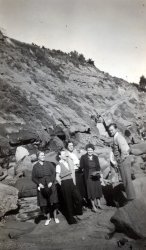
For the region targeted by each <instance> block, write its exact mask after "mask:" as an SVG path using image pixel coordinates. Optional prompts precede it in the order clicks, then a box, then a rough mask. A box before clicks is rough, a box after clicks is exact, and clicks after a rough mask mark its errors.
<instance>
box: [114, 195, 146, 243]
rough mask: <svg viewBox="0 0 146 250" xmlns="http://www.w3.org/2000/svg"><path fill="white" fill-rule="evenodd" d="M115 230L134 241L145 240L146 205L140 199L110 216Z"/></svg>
mask: <svg viewBox="0 0 146 250" xmlns="http://www.w3.org/2000/svg"><path fill="white" fill-rule="evenodd" d="M111 222H113V223H114V224H115V226H116V230H117V231H120V232H124V233H125V234H127V235H128V236H129V237H131V238H134V239H143V238H146V204H145V203H144V202H143V201H142V200H141V199H136V200H133V201H131V202H129V203H128V204H127V205H126V206H124V207H121V208H119V209H118V210H117V212H116V213H115V214H114V216H112V218H111Z"/></svg>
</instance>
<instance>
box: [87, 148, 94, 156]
mask: <svg viewBox="0 0 146 250" xmlns="http://www.w3.org/2000/svg"><path fill="white" fill-rule="evenodd" d="M93 152H94V150H93V149H92V148H87V154H88V155H89V156H92V155H93Z"/></svg>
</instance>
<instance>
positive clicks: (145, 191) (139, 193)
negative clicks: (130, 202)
mask: <svg viewBox="0 0 146 250" xmlns="http://www.w3.org/2000/svg"><path fill="white" fill-rule="evenodd" d="M133 184H134V188H135V192H136V198H138V199H141V200H142V201H143V202H144V203H145V204H146V200H145V197H146V176H143V177H141V178H137V179H135V180H134V181H133Z"/></svg>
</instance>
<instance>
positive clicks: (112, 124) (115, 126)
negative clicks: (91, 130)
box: [108, 123, 117, 129]
mask: <svg viewBox="0 0 146 250" xmlns="http://www.w3.org/2000/svg"><path fill="white" fill-rule="evenodd" d="M112 126H113V127H114V128H115V129H116V128H117V124H116V123H110V124H109V125H108V129H109V128H110V127H112Z"/></svg>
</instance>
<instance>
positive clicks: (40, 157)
mask: <svg viewBox="0 0 146 250" xmlns="http://www.w3.org/2000/svg"><path fill="white" fill-rule="evenodd" d="M38 160H39V161H41V162H44V161H45V154H44V153H43V152H40V153H39V156H38Z"/></svg>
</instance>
